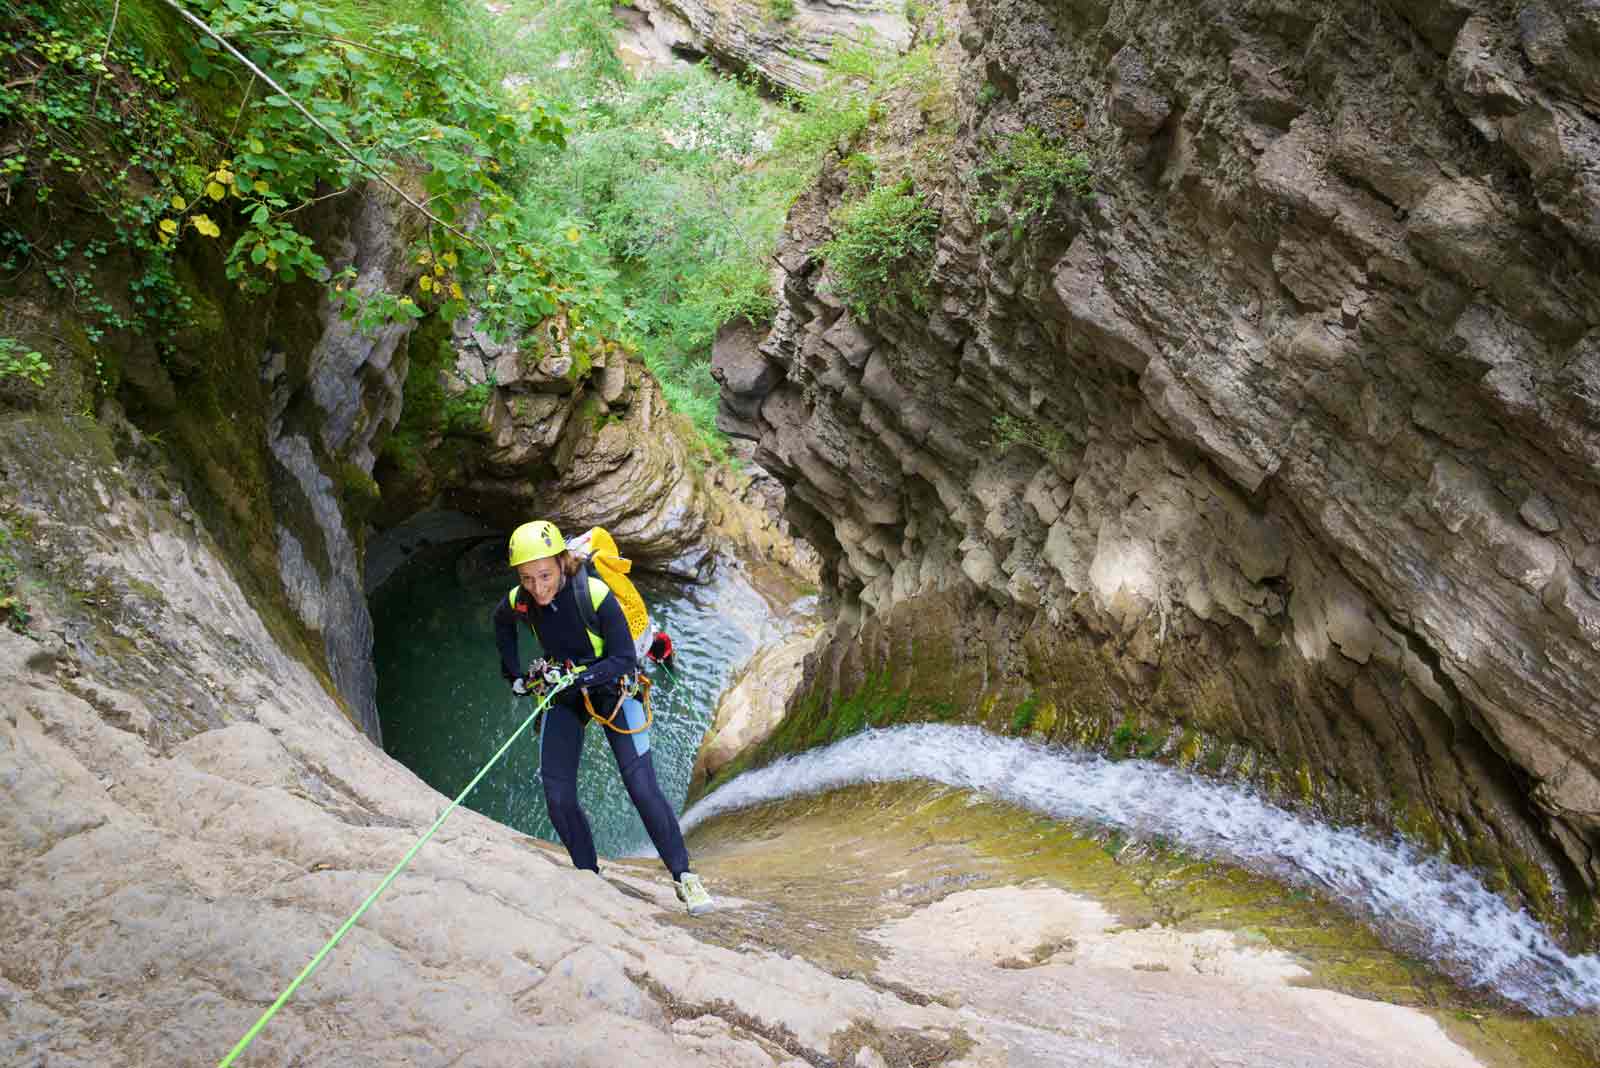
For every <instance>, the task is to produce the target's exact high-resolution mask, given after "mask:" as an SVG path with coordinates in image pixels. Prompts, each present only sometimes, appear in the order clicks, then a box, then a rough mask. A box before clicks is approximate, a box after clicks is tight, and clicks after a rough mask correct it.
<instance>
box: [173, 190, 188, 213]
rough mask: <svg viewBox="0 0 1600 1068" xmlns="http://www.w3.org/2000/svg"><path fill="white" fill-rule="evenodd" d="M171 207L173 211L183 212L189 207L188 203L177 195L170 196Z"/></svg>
mask: <svg viewBox="0 0 1600 1068" xmlns="http://www.w3.org/2000/svg"><path fill="white" fill-rule="evenodd" d="M172 207H173V210H174V211H184V210H186V209H187V208H188V207H189V202H188V201H187V200H184V199H183V198H182V197H180V196H179V195H178V194H176V193H174V194H172Z"/></svg>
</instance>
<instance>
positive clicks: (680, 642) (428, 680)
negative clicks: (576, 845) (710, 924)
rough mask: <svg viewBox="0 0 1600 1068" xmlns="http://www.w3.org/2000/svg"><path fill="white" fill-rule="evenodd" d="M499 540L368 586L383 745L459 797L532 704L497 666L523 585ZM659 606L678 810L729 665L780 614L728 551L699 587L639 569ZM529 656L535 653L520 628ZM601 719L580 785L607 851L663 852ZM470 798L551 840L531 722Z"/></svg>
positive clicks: (656, 742)
mask: <svg viewBox="0 0 1600 1068" xmlns="http://www.w3.org/2000/svg"><path fill="white" fill-rule="evenodd" d="M504 551H505V550H504V545H503V542H502V541H501V540H500V539H494V540H492V541H465V542H456V543H452V544H449V545H443V546H437V547H434V548H433V549H430V550H427V551H425V552H424V553H422V554H419V555H418V556H416V557H414V558H413V559H411V560H410V561H408V562H407V563H406V564H404V565H402V566H401V567H400V568H398V569H397V570H396V571H395V572H394V574H393V576H392V577H391V578H389V579H388V580H387V581H386V582H385V583H384V584H383V585H382V586H381V587H380V588H378V589H377V590H376V591H375V592H374V593H373V595H372V598H371V608H372V622H373V631H374V646H373V661H374V664H375V666H376V668H377V672H378V712H379V715H380V716H381V718H382V720H383V742H384V749H385V750H386V751H387V752H388V753H389V755H390V756H392V757H394V758H395V759H396V760H398V761H400V762H401V763H402V764H404V765H405V766H406V767H408V768H410V769H411V770H412V771H414V772H416V774H417V775H418V776H420V777H421V778H422V779H423V780H424V781H425V782H427V783H428V784H429V785H430V786H432V787H434V789H436V790H438V791H439V792H440V793H443V794H447V795H449V796H451V797H454V796H455V795H456V794H457V793H459V792H460V791H461V789H462V788H463V787H464V786H466V784H467V783H468V782H469V781H470V780H471V779H472V776H473V775H475V774H477V772H478V769H479V768H481V767H482V766H483V764H484V763H485V762H486V761H487V760H488V759H489V757H491V756H492V755H493V754H494V752H495V750H497V749H498V748H499V747H500V745H501V744H502V743H503V742H504V741H505V739H506V737H507V736H509V735H510V733H511V732H512V731H514V730H515V729H516V728H517V726H518V724H520V723H521V722H522V720H523V718H524V717H526V716H527V714H528V712H529V711H530V710H531V705H530V704H529V703H528V702H526V701H518V700H516V699H515V698H513V697H512V696H511V694H510V690H509V688H508V687H507V685H506V683H505V681H504V680H503V679H502V678H501V677H500V661H499V655H498V653H497V652H496V649H495V644H494V628H493V623H492V619H491V616H492V613H493V611H494V608H495V606H496V605H497V604H498V603H499V602H500V601H502V600H504V599H505V597H506V595H507V593H508V592H509V591H510V589H511V587H512V585H513V584H514V579H513V577H512V576H511V574H510V572H509V571H508V570H507V569H506V568H505V567H504V558H503V555H502V554H503V553H504ZM635 578H636V581H637V585H638V586H639V590H640V592H641V593H642V594H643V595H644V598H645V602H646V604H648V605H649V607H650V611H651V618H652V620H653V622H654V625H655V626H656V627H657V628H659V629H665V630H666V631H667V632H668V633H670V634H671V635H672V637H673V640H674V642H675V643H676V645H677V650H678V657H677V661H678V663H677V670H676V672H667V671H665V670H662V669H660V668H657V669H656V670H655V672H654V676H653V677H654V679H655V682H656V687H655V690H654V700H653V705H654V710H655V724H654V726H653V727H652V728H651V732H650V750H651V752H652V753H653V754H654V759H655V765H656V775H657V777H658V778H659V779H660V781H661V787H662V790H663V791H665V793H666V795H667V799H668V801H670V802H671V803H672V805H673V807H674V808H675V809H678V810H681V809H682V807H683V801H684V797H685V796H686V795H687V793H688V789H689V776H690V773H691V772H692V771H693V768H694V759H695V754H696V752H697V751H698V749H699V745H700V739H701V737H702V736H703V735H704V734H705V731H706V727H707V726H709V724H710V723H711V718H712V716H713V714H714V713H715V711H716V702H717V698H718V697H719V696H720V695H721V693H722V692H723V690H724V689H726V687H727V685H728V681H729V678H730V676H731V675H732V674H733V672H734V671H736V670H737V669H738V668H739V667H740V666H742V665H743V664H744V663H745V662H746V661H747V660H748V659H749V658H750V655H751V654H752V653H753V652H754V651H755V649H756V647H757V644H758V643H759V642H763V641H766V640H769V639H770V638H771V637H772V636H773V635H774V632H775V628H776V626H777V624H775V623H774V622H773V620H772V613H771V610H770V608H769V606H768V604H767V602H766V601H764V600H763V599H762V597H761V596H760V595H759V594H758V593H757V592H756V591H755V590H754V589H753V588H752V587H751V585H750V583H749V581H748V580H747V579H746V577H745V575H744V573H743V571H742V570H740V569H739V568H738V566H736V565H734V564H731V563H724V564H723V565H721V566H719V567H718V568H717V569H716V572H715V574H714V576H713V578H712V581H711V582H710V583H708V584H706V585H703V586H696V585H692V584H686V583H680V582H676V581H674V580H671V579H667V578H663V577H660V576H655V575H649V574H640V575H636V576H635ZM520 640H521V649H522V656H523V662H524V663H526V662H527V661H528V660H531V659H532V658H533V657H534V656H536V655H537V651H536V647H535V642H534V639H533V636H532V635H531V634H530V633H529V632H528V631H527V629H526V628H523V629H522V635H521V639H520ZM600 730H601V728H600V726H599V725H598V724H594V725H591V726H590V727H589V729H588V731H587V732H586V735H587V736H586V738H585V741H584V747H583V756H582V758H581V759H580V761H579V764H578V791H579V797H580V798H581V800H582V803H583V806H584V809H585V811H586V812H587V813H588V815H589V822H590V824H591V826H592V827H593V828H594V836H595V844H596V847H597V848H598V849H599V851H600V854H601V855H602V856H608V857H615V856H623V855H628V854H636V853H638V852H640V851H645V852H647V853H653V850H652V849H651V846H650V843H649V839H648V837H647V836H646V834H645V831H644V825H643V824H642V823H641V822H640V821H639V817H638V814H637V813H636V812H634V810H633V805H632V804H631V803H630V802H629V800H628V795H627V792H626V791H625V790H624V789H623V786H622V781H621V779H620V777H619V776H618V775H617V769H616V764H615V762H614V761H613V759H612V757H611V749H610V746H608V745H607V744H606V742H605V740H604V739H603V738H601V737H600ZM465 804H466V805H467V807H469V808H472V809H474V810H476V811H477V812H480V813H482V814H483V815H485V816H488V817H489V818H490V819H493V820H498V821H499V822H501V823H504V824H506V825H507V826H509V827H513V828H515V829H516V830H519V831H521V832H523V833H525V834H530V835H533V836H534V837H537V838H543V839H547V840H550V841H554V840H555V837H556V836H555V831H554V829H553V828H552V827H551V824H550V819H549V816H548V815H547V814H546V812H545V804H544V793H543V790H542V789H541V787H540V785H539V759H538V740H537V738H536V737H535V736H534V734H533V732H532V731H529V732H528V733H526V734H525V735H524V736H523V738H522V739H521V740H519V741H518V742H517V744H516V745H515V746H513V747H512V749H511V751H510V752H508V753H507V754H506V755H505V757H503V758H502V759H501V762H500V764H499V765H498V766H497V767H496V768H494V769H493V770H492V771H490V772H489V774H488V775H486V776H485V777H484V779H483V781H482V782H480V783H479V784H478V786H477V788H476V789H475V790H474V791H473V792H472V793H471V794H470V795H469V796H468V797H467V800H466V802H465Z"/></svg>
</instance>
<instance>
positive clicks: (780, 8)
mask: <svg viewBox="0 0 1600 1068" xmlns="http://www.w3.org/2000/svg"><path fill="white" fill-rule="evenodd" d="M766 6H767V14H768V15H771V16H772V17H773V18H774V19H776V20H777V21H779V22H788V21H789V20H790V19H792V18H794V15H795V6H794V0H766Z"/></svg>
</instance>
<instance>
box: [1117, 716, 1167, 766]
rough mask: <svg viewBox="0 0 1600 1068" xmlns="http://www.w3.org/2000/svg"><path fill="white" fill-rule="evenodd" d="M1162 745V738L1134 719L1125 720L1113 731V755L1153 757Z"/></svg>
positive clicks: (1122, 757)
mask: <svg viewBox="0 0 1600 1068" xmlns="http://www.w3.org/2000/svg"><path fill="white" fill-rule="evenodd" d="M1160 747H1161V739H1160V738H1158V737H1156V736H1155V735H1154V734H1151V733H1150V732H1149V731H1147V730H1145V729H1144V728H1143V727H1141V726H1139V724H1138V723H1137V722H1136V721H1135V720H1132V719H1127V720H1123V722H1122V723H1121V724H1120V725H1118V727H1117V729H1116V730H1114V731H1112V732H1111V745H1110V747H1109V748H1110V753H1111V756H1112V757H1114V758H1116V759H1119V760H1120V759H1125V758H1127V757H1132V756H1141V757H1146V758H1148V757H1152V756H1154V755H1155V754H1156V752H1157V751H1158V750H1159V749H1160Z"/></svg>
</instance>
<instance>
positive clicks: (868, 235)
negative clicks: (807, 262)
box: [818, 179, 939, 318]
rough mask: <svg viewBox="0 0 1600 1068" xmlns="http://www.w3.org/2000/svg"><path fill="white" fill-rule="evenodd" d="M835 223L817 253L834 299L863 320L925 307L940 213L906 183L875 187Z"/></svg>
mask: <svg viewBox="0 0 1600 1068" xmlns="http://www.w3.org/2000/svg"><path fill="white" fill-rule="evenodd" d="M834 221H835V223H836V224H837V229H836V230H835V231H834V236H833V239H832V240H830V241H828V242H827V243H826V244H824V245H823V246H822V247H821V248H820V249H819V250H818V252H819V253H820V254H821V256H822V258H823V260H824V261H825V262H826V263H827V265H828V274H829V277H830V278H831V280H832V284H833V292H834V294H835V295H836V296H838V297H840V298H841V299H842V300H844V301H845V303H847V304H849V305H850V309H851V310H852V311H853V312H855V314H856V315H858V316H860V317H862V318H867V317H870V316H871V315H872V313H873V312H874V311H876V310H879V309H884V310H889V311H893V310H895V309H896V308H898V307H899V306H900V303H901V301H906V302H908V303H910V305H911V306H912V307H913V308H917V309H919V310H920V309H922V308H923V307H924V305H925V303H926V297H927V285H928V272H929V270H930V269H931V267H932V257H933V238H934V235H935V234H936V233H937V232H938V230H939V212H938V209H937V208H935V207H934V206H933V205H931V204H929V203H928V200H927V198H926V197H925V196H923V194H922V193H920V192H918V191H917V190H916V188H915V187H914V186H913V185H912V183H911V180H910V179H902V180H901V181H899V182H897V183H895V184H893V185H880V186H878V187H877V188H875V189H873V190H871V191H870V192H868V193H867V194H866V195H865V196H863V197H862V198H861V199H859V200H856V201H852V202H851V203H849V204H846V205H845V206H844V207H843V208H841V209H840V210H839V212H838V213H837V214H836V215H835V217H834Z"/></svg>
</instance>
